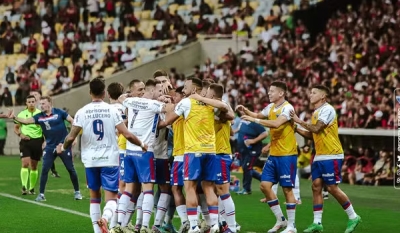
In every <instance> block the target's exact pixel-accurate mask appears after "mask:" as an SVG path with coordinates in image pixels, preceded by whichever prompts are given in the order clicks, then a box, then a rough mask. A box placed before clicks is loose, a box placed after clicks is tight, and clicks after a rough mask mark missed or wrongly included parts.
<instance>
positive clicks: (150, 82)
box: [144, 79, 161, 87]
mask: <svg viewBox="0 0 400 233" xmlns="http://www.w3.org/2000/svg"><path fill="white" fill-rule="evenodd" d="M157 84H161V82H160V81H158V80H155V79H149V80H147V81H146V83H145V85H144V86H145V87H155V86H156V85H157Z"/></svg>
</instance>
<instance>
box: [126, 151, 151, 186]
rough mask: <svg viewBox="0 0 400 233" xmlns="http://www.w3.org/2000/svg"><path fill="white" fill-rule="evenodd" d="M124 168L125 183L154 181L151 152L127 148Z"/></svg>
mask: <svg viewBox="0 0 400 233" xmlns="http://www.w3.org/2000/svg"><path fill="white" fill-rule="evenodd" d="M124 170H125V174H124V181H125V183H155V181H156V164H155V161H154V154H153V152H149V151H148V152H143V151H130V150H127V151H126V155H125V159H124Z"/></svg>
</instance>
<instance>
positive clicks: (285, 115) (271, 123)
mask: <svg viewBox="0 0 400 233" xmlns="http://www.w3.org/2000/svg"><path fill="white" fill-rule="evenodd" d="M267 108H268V107H267ZM291 111H294V109H293V106H292V105H286V106H284V107H283V109H282V112H281V114H280V116H279V117H278V118H277V119H275V120H261V119H258V118H255V117H251V116H246V115H245V116H242V117H241V118H242V119H243V120H246V121H251V122H255V123H257V124H260V125H263V126H266V127H268V128H279V127H280V126H281V125H283V124H285V123H286V122H288V121H290V120H291V117H290V112H291ZM263 112H264V111H263ZM263 112H262V113H261V115H262V116H263V117H265V115H268V114H265V113H263Z"/></svg>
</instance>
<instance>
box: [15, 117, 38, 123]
mask: <svg viewBox="0 0 400 233" xmlns="http://www.w3.org/2000/svg"><path fill="white" fill-rule="evenodd" d="M12 119H13V120H14V121H15V122H18V123H21V124H23V125H29V124H35V123H36V121H35V119H34V117H30V118H26V119H24V118H19V117H13V118H12Z"/></svg>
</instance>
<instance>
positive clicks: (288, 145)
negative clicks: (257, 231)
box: [237, 81, 297, 233]
mask: <svg viewBox="0 0 400 233" xmlns="http://www.w3.org/2000/svg"><path fill="white" fill-rule="evenodd" d="M286 92H287V86H286V83H284V82H281V81H275V82H272V83H271V86H270V88H269V91H268V97H269V100H270V101H271V102H272V103H271V104H269V105H268V106H267V107H266V108H265V109H264V110H262V112H260V113H254V112H251V111H249V110H248V109H246V108H244V107H243V106H237V110H239V111H242V112H243V114H244V115H243V116H242V119H244V120H247V121H250V122H255V123H259V124H261V125H263V126H266V127H269V128H270V134H271V149H270V156H269V157H268V160H267V161H266V162H265V165H264V168H263V171H262V174H261V185H260V188H261V191H262V192H263V193H264V195H265V197H266V200H267V203H268V205H269V206H270V208H271V210H272V212H273V213H274V215H275V217H276V220H277V221H276V224H275V225H274V226H273V227H272V228H271V229H270V230H269V231H268V232H269V233H274V232H278V231H279V230H280V229H282V228H284V227H286V229H285V230H284V231H282V232H283V233H296V232H297V229H296V225H295V213H296V199H295V196H294V194H293V190H292V189H293V187H294V185H295V180H296V170H297V143H296V138H295V133H294V123H293V121H292V120H291V117H290V112H291V111H294V109H293V106H292V105H291V104H290V103H289V102H287V101H286V100H285V95H286ZM264 118H267V119H268V120H260V119H264ZM278 182H279V184H280V186H282V189H283V193H284V195H285V198H286V213H287V217H288V218H287V221H286V219H285V217H284V215H283V213H282V210H281V207H280V205H279V201H278V198H277V196H276V194H275V193H274V192H273V191H272V185H274V184H276V183H278Z"/></svg>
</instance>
